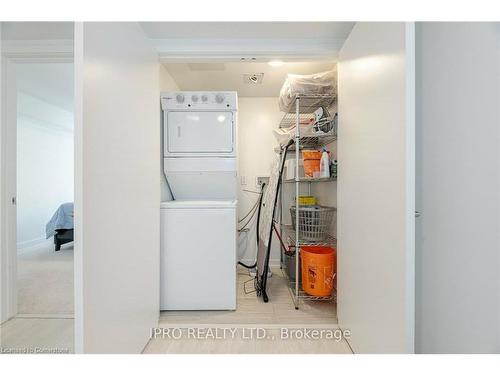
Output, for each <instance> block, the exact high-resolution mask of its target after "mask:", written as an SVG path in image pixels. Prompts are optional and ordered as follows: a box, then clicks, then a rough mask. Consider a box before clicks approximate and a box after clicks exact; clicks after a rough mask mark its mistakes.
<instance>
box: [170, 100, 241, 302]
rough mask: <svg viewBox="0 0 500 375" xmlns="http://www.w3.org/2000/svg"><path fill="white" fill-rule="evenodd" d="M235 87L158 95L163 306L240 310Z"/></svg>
mask: <svg viewBox="0 0 500 375" xmlns="http://www.w3.org/2000/svg"><path fill="white" fill-rule="evenodd" d="M237 102H238V99H237V93H236V92H186V91H184V92H168V93H162V95H161V107H162V113H163V171H164V174H165V178H166V180H167V183H168V185H169V187H170V190H171V192H172V196H173V200H171V201H166V202H162V203H161V277H160V279H161V285H160V293H161V298H160V308H161V310H234V309H236V262H237V260H236V234H237V213H236V204H237V160H236V139H237V138H236V120H237V118H236V114H237Z"/></svg>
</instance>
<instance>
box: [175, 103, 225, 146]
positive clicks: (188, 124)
mask: <svg viewBox="0 0 500 375" xmlns="http://www.w3.org/2000/svg"><path fill="white" fill-rule="evenodd" d="M166 125H167V131H166V132H165V135H166V137H167V139H166V140H165V144H166V145H167V149H166V150H165V151H166V152H167V153H179V154H214V153H219V154H220V153H231V152H233V143H234V142H233V139H234V136H233V114H232V113H231V112H168V115H167V121H166Z"/></svg>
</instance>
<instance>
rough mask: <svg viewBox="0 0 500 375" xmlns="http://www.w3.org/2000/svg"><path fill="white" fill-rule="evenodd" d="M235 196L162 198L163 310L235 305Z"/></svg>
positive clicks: (218, 307) (216, 307) (217, 307)
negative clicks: (203, 198)
mask: <svg viewBox="0 0 500 375" xmlns="http://www.w3.org/2000/svg"><path fill="white" fill-rule="evenodd" d="M236 221H237V218H236V201H170V202H162V204H161V242H162V248H161V288H160V289H161V298H160V308H161V310H235V309H236V236H235V233H236Z"/></svg>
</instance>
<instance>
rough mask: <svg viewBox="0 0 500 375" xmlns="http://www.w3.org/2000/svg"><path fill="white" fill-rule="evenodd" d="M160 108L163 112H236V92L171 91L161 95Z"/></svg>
mask: <svg viewBox="0 0 500 375" xmlns="http://www.w3.org/2000/svg"><path fill="white" fill-rule="evenodd" d="M161 107H162V109H163V110H164V111H165V110H186V111H193V110H195V111H221V110H229V111H236V110H237V109H238V94H237V93H236V91H172V92H163V93H162V94H161Z"/></svg>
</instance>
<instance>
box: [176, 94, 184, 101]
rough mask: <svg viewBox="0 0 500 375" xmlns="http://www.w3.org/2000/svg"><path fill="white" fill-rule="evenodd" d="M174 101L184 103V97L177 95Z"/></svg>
mask: <svg viewBox="0 0 500 375" xmlns="http://www.w3.org/2000/svg"><path fill="white" fill-rule="evenodd" d="M175 100H177V103H184V95H182V94H177V96H176V97H175Z"/></svg>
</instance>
